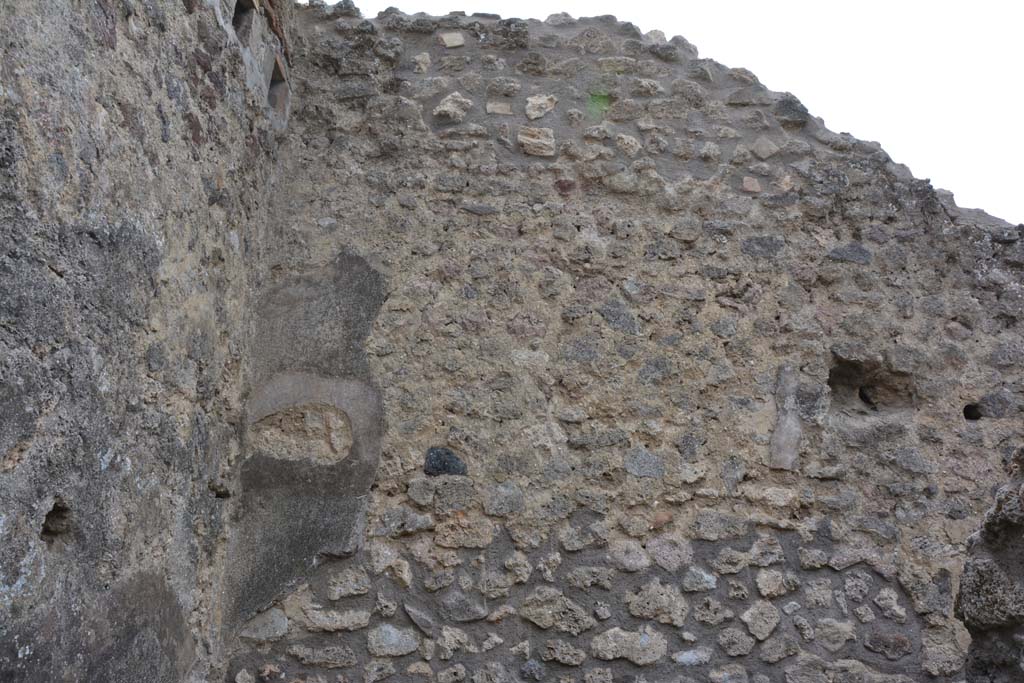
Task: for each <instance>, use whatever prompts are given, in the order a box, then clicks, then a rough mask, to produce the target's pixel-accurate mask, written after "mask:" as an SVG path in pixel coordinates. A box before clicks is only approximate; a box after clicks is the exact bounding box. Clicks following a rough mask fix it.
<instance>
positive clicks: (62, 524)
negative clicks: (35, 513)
mask: <svg viewBox="0 0 1024 683" xmlns="http://www.w3.org/2000/svg"><path fill="white" fill-rule="evenodd" d="M70 531H71V507H70V506H68V504H67V503H65V502H64V499H63V498H61V497H60V496H57V497H56V498H54V499H53V507H51V508H50V511H49V512H47V513H46V517H44V518H43V528H42V531H40V532H39V538H41V539H43V540H44V541H46V542H47V543H53V542H54V541H56V540H57V539H58V538H61V537H62V536H66V535H67V534H68V532H70Z"/></svg>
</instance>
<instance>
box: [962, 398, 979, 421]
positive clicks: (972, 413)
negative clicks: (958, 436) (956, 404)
mask: <svg viewBox="0 0 1024 683" xmlns="http://www.w3.org/2000/svg"><path fill="white" fill-rule="evenodd" d="M964 419H965V420H970V421H972V422H973V421H975V420H980V419H981V406H979V405H978V404H977V403H968V404H967V405H965V406H964Z"/></svg>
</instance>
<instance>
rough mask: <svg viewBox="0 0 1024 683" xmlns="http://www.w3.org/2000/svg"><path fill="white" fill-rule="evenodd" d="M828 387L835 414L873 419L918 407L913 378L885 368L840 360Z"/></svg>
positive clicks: (834, 367)
mask: <svg viewBox="0 0 1024 683" xmlns="http://www.w3.org/2000/svg"><path fill="white" fill-rule="evenodd" d="M828 386H829V389H831V391H832V410H833V411H838V412H844V413H850V414H861V415H870V414H874V413H880V412H885V411H890V410H903V409H906V408H912V407H913V406H914V386H913V378H911V377H910V376H908V375H901V374H899V373H895V372H891V371H888V370H887V369H885V368H883V367H877V366H872V367H869V366H867V365H865V364H864V363H859V362H856V361H849V360H836V362H835V364H834V365H833V366H832V368H831V369H830V370H829V373H828Z"/></svg>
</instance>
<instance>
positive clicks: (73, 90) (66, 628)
mask: <svg viewBox="0 0 1024 683" xmlns="http://www.w3.org/2000/svg"><path fill="white" fill-rule="evenodd" d="M282 4H283V3H282ZM235 9H236V8H235V5H234V3H233V2H230V1H225V2H221V1H220V0H216V1H210V2H201V1H199V0H194V1H191V2H189V1H185V2H182V0H174V1H173V2H172V1H171V0H163V1H161V0H138V1H135V0H133V1H122V0H88V1H81V0H53V1H52V2H45V3H41V2H37V1H36V0H5V1H4V2H3V3H0V36H2V38H0V42H2V53H0V680H4V681H23V680H25V681H45V682H47V683H49V682H54V681H126V682H127V681H133V682H134V681H141V680H145V681H168V682H171V681H173V682H178V681H182V680H185V678H186V676H188V675H189V674H188V672H189V671H190V670H193V669H194V665H195V663H196V662H206V661H209V660H210V658H211V657H216V656H218V655H217V654H216V653H217V650H218V648H219V647H220V645H219V643H220V638H219V636H218V635H217V629H218V628H219V626H218V624H219V622H220V621H221V617H220V614H219V613H220V612H221V611H222V609H223V608H222V607H221V605H220V604H219V601H218V600H217V599H216V596H217V590H216V588H215V587H216V586H217V585H218V584H219V583H220V578H219V576H220V573H221V566H220V565H221V560H220V557H221V555H222V554H223V553H222V546H223V545H224V541H223V540H222V536H223V535H224V529H225V523H226V521H227V520H226V517H225V515H224V508H225V503H226V500H227V499H226V498H224V496H225V495H227V494H228V490H227V487H226V485H225V484H224V481H225V479H231V478H232V477H234V476H235V475H234V470H235V468H236V462H235V461H236V458H237V454H238V452H239V448H238V443H239V437H238V431H239V429H238V425H239V424H241V423H240V421H239V417H238V415H239V406H240V405H241V398H240V397H241V394H242V392H243V390H244V387H245V384H244V382H243V379H242V377H243V362H245V360H246V358H247V354H246V346H247V344H248V341H247V339H248V337H249V335H248V333H247V321H248V318H249V315H248V313H247V311H249V310H250V309H251V308H252V306H251V305H250V302H251V301H252V300H253V299H254V295H253V293H252V292H253V291H254V289H255V288H256V287H257V286H258V285H259V283H260V282H261V281H263V280H264V279H265V269H264V268H262V267H261V265H260V264H261V263H263V262H264V261H265V258H264V257H263V256H262V255H261V254H262V242H261V240H260V230H259V229H257V226H260V225H262V224H263V222H264V221H265V217H266V214H267V211H268V207H269V205H270V199H271V197H272V194H271V193H269V192H268V191H267V188H269V187H272V186H273V178H274V175H275V174H276V172H277V170H276V166H275V164H274V162H273V159H274V158H275V154H276V151H275V150H276V149H277V133H276V132H275V130H280V129H282V128H283V127H284V125H285V124H286V119H287V111H288V110H287V100H288V98H287V91H284V92H283V93H282V91H281V90H280V88H279V89H278V93H279V94H282V95H284V97H283V98H281V100H280V101H279V102H278V103H277V106H273V103H272V102H271V101H270V92H269V91H270V88H271V84H272V82H273V81H274V74H275V71H276V72H277V73H280V72H282V71H287V65H286V63H285V61H284V58H283V55H282V54H281V46H280V41H279V39H278V38H277V36H276V35H275V34H274V33H273V31H270V30H268V25H267V20H266V15H265V14H263V13H261V12H262V11H263V10H262V9H261V10H256V9H252V10H250V11H248V12H246V11H242V9H244V8H239V11H238V12H236V11H235ZM290 9H291V8H290V6H287V7H283V8H282V13H283V14H287V13H288V12H290ZM282 105H283V106H282ZM200 666H201V667H202V666H205V665H200ZM199 671H200V673H199V674H196V677H195V678H193V680H204V679H205V674H203V673H201V672H202V668H200V670H199Z"/></svg>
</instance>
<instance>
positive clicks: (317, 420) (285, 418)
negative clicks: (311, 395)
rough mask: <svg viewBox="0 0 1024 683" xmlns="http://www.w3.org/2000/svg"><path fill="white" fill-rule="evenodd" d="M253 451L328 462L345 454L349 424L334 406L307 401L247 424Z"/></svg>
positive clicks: (349, 438)
mask: <svg viewBox="0 0 1024 683" xmlns="http://www.w3.org/2000/svg"><path fill="white" fill-rule="evenodd" d="M249 443H250V445H251V446H252V447H253V449H254V450H256V451H257V452H260V453H262V454H263V455H266V456H270V457H273V458H281V459H284V460H313V461H314V462H317V463H319V464H325V465H330V464H333V463H336V462H340V461H341V460H344V459H345V458H347V457H348V455H349V453H350V452H351V450H352V444H353V439H352V427H351V424H350V423H349V419H348V416H347V415H346V414H345V413H344V412H342V411H341V410H338V409H337V408H335V407H334V406H331V405H326V404H322V403H308V404H304V405H299V406H292V407H290V408H286V409H285V410H282V411H280V412H277V413H273V414H271V415H268V416H266V417H265V418H263V419H262V420H259V421H258V422H256V423H255V424H254V425H252V427H251V428H250V440H249Z"/></svg>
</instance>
